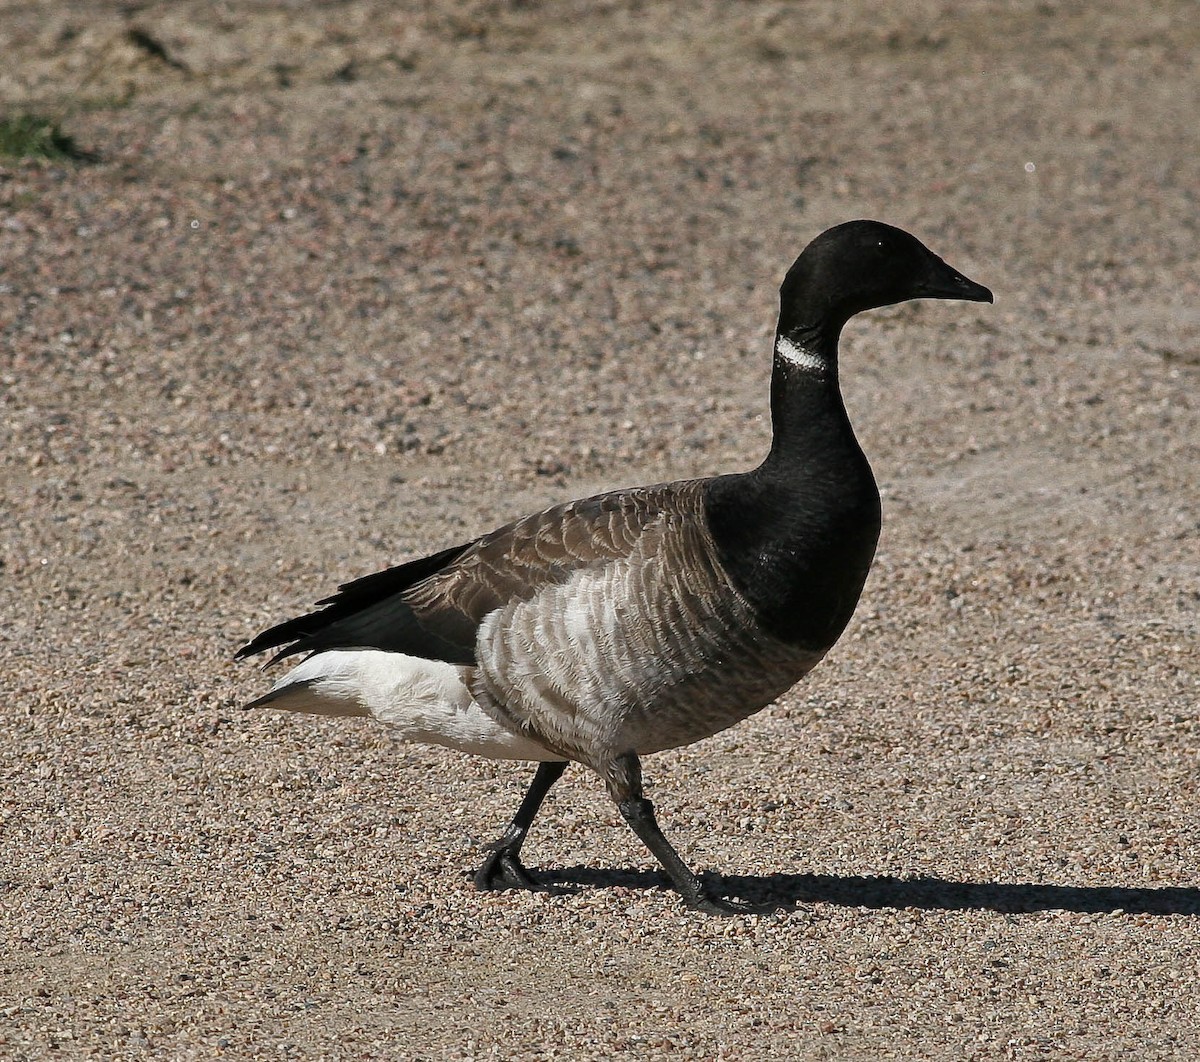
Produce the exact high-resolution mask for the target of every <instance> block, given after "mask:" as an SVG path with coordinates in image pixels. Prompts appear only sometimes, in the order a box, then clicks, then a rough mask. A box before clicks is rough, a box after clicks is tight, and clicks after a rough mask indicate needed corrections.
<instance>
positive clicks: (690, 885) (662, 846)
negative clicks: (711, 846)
mask: <svg viewBox="0 0 1200 1062" xmlns="http://www.w3.org/2000/svg"><path fill="white" fill-rule="evenodd" d="M608 789H609V793H610V794H611V796H612V798H613V800H614V801H616V804H617V807H618V809H620V812H621V817H622V818H623V819H624V820H625V821H626V822H627V823H629V826H630V828H631V829H632V830H633V832H634V833H636V834H637V835H638V836H639V837H640V838H641V839H642V841H643V843H644V844H645V845H646V847H647V848H649V849H650V851H651V852H652V853H653V854H654V858H655V859H657V860H658V861H659V862H660V863H661V864H662V867H663V870H665V871H666V872H667V876H668V877H669V878H670V879H671V884H672V885H674V886H675V890H676V892H678V893H679V895H680V896H682V897H683V901H684V903H686V904H687V905H688V906H689V907H691V908H694V909H695V910H697V911H706V912H708V913H709V914H745V913H748V912H751V911H753V910H754V909H753V908H751V907H749V906H745V905H741V904H737V903H734V902H732V901H730V900H723V899H721V898H720V897H717V896H713V895H712V894H711V893H710V892H709V891H708V890H707V889H705V887H704V885H703V884H701V882H700V879H699V878H698V877H696V875H695V874H693V873H692V871H691V870H690V869H689V868H688V865H687V864H686V863H685V862H684V861H683V860H682V859H681V858H680V856H679V853H678V852H676V851H675V849H674V848H673V847H672V846H671V842H670V841H668V840H667V839H666V837H664V836H663V832H662V830H661V829H659V826H658V821H657V820H656V819H655V817H654V805H653V804H651V803H650V801H649V800H647V799H646V798H645V797H644V796H643V795H642V765H641V762H640V761H639V760H638V758H637V756H636V755H635V754H634V753H632V752H629V753H626V754H625V755H624V756H621V757H619V758H618V759H617V761H616V764H615V770H614V771H613V772H612V775H611V776H610V780H609V783H608Z"/></svg>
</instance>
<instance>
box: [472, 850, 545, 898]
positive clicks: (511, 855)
mask: <svg viewBox="0 0 1200 1062" xmlns="http://www.w3.org/2000/svg"><path fill="white" fill-rule="evenodd" d="M475 888H477V889H479V890H480V891H481V892H500V891H502V890H504V889H524V890H526V891H527V892H552V891H553V890H552V889H551V888H550V887H549V886H548V885H543V884H542V883H541V882H540V881H538V880H537V878H535V877H534V876H533V875H532V874H530V873H529V871H528V870H526V869H525V865H524V864H523V863H522V862H521V857H520V856H518V855H517V853H516V852H514V851H512V850H511V849H509V848H508V847H506V846H504V845H497V846H496V847H495V848H494V849H493V850H492V851H491V852H490V853H489V854H488V857H487V858H486V859H485V860H484V861H483V866H481V867H480V868H479V869H478V870H477V871H476V872H475Z"/></svg>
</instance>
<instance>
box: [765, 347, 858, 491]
mask: <svg viewBox="0 0 1200 1062" xmlns="http://www.w3.org/2000/svg"><path fill="white" fill-rule="evenodd" d="M838 331H840V329H839V330H838ZM781 341H782V342H783V343H784V344H787V345H788V346H789V347H790V350H791V351H794V352H796V355H798V358H797V357H789V356H787V355H785V354H783V353H781V352H780V344H781ZM837 347H838V332H837V331H834V332H828V331H825V332H822V331H817V330H814V329H800V328H794V329H792V330H790V331H784V330H783V329H780V331H779V332H778V333H777V334H776V337H775V360H774V364H773V367H772V371H771V450H770V452H769V453H768V454H767V457H766V459H765V460H764V461H763V464H762V468H763V470H764V471H775V470H782V469H784V468H786V467H787V466H794V465H795V464H796V463H797V462H807V461H810V460H812V459H813V457H815V456H816V454H817V453H820V452H823V451H825V450H826V449H827V448H828V446H829V444H830V443H831V442H834V441H840V440H843V439H844V438H845V437H846V433H848V432H850V422H849V420H848V419H847V416H846V407H845V405H844V404H843V403H842V394H841V390H840V388H839V387H838V363H837Z"/></svg>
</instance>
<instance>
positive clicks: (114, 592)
mask: <svg viewBox="0 0 1200 1062" xmlns="http://www.w3.org/2000/svg"><path fill="white" fill-rule="evenodd" d="M90 10H91V12H92V13H91V14H90V15H88V16H86V17H85V16H84V15H81V14H79V13H78V11H79V8H78V7H77V5H72V4H65V3H51V2H47V0H27V2H24V3H14V4H8V5H5V6H4V8H3V9H2V10H0V39H3V40H5V41H6V42H7V43H6V61H5V65H4V68H3V71H2V72H0V98H2V99H3V100H5V101H6V102H7V103H8V104H10V105H15V107H16V108H17V109H29V110H34V111H37V112H39V113H43V114H49V115H52V116H55V117H58V118H59V119H60V120H61V121H62V122H63V124H64V126H65V128H66V129H67V130H68V132H70V133H71V134H73V135H74V136H75V137H76V139H77V140H78V141H79V143H80V144H81V145H83V146H84V147H86V148H88V149H90V150H93V151H95V152H97V153H98V154H99V156H100V160H99V161H98V162H94V163H91V164H80V165H62V164H45V163H36V162H8V163H6V164H4V168H3V169H0V203H2V218H0V325H2V327H3V330H4V344H3V348H2V350H0V415H2V417H0V492H2V497H3V505H2V507H0V564H2V565H3V567H2V569H0V616H2V617H3V626H2V628H0V690H2V692H3V697H2V698H0V713H2V719H3V727H4V741H3V742H2V743H0V779H2V782H0V845H2V862H0V941H2V945H0V1018H2V1019H3V1020H0V1056H2V1057H4V1058H12V1059H31V1058H42V1057H47V1056H53V1057H61V1058H74V1057H79V1058H83V1057H93V1058H103V1059H110V1058H165V1059H176V1058H179V1059H182V1058H193V1057H195V1058H210V1057H213V1056H215V1055H222V1056H223V1057H231V1058H247V1057H264V1058H281V1057H283V1058H286V1057H313V1058H317V1057H321V1058H355V1059H364V1058H403V1059H442V1058H503V1059H547V1058H571V1059H584V1058H597V1059H599V1058H605V1059H621V1058H628V1059H639V1060H641V1059H655V1058H672V1059H674V1058H694V1059H714V1058H717V1059H767V1058H779V1059H798V1058H804V1059H807V1058H813V1059H817V1058H829V1059H860V1058H861V1059H882V1058H944V1059H997V1058H1013V1059H1028V1058H1042V1057H1048V1058H1055V1059H1070V1058H1079V1059H1083V1058H1086V1059H1098V1058H1114V1059H1116V1058H1130V1057H1140V1058H1184V1059H1189V1058H1196V1057H1198V1056H1200V983H1198V978H1200V889H1198V888H1197V887H1196V886H1197V874H1196V870H1195V866H1194V859H1193V856H1192V853H1193V850H1194V843H1195V839H1196V816H1195V808H1196V803H1197V796H1198V794H1197V778H1198V768H1200V763H1198V762H1197V761H1198V758H1200V724H1198V720H1197V714H1196V711H1195V708H1196V678H1197V672H1198V670H1200V669H1198V667H1197V652H1196V644H1197V613H1198V611H1200V593H1198V586H1200V578H1198V576H1200V560H1198V557H1200V550H1198V548H1197V539H1198V537H1200V533H1198V526H1200V525H1198V522H1197V521H1198V515H1197V504H1196V503H1197V493H1196V484H1197V482H1198V481H1200V452H1198V449H1200V448H1198V440H1200V417H1198V415H1197V401H1196V395H1197V380H1198V378H1200V353H1198V351H1200V342H1198V341H1197V340H1198V334H1200V317H1198V316H1197V294H1198V291H1197V289H1198V286H1200V284H1198V279H1197V273H1196V272H1195V266H1196V257H1197V255H1196V249H1197V216H1198V215H1197V193H1198V190H1200V172H1198V171H1200V161H1198V160H1200V144H1198V143H1197V141H1198V139H1200V138H1198V135H1197V125H1196V114H1197V113H1200V98H1198V97H1200V79H1198V78H1197V71H1196V56H1197V54H1198V52H1200V31H1198V30H1197V23H1196V20H1195V18H1194V14H1195V10H1194V6H1193V5H1192V4H1191V3H1188V2H1186V0H1161V2H1158V3H1155V4H1139V5H1112V6H1108V5H1097V4H1089V3H1085V2H1075V0H1049V2H1044V0H1039V2H1036V3H1035V2H1032V0H1019V2H1017V3H1007V2H1006V3H1000V2H998V0H997V2H988V3H978V4H971V5H949V4H945V3H933V2H910V3H905V4H903V5H898V4H889V3H885V2H884V0H876V2H874V3H867V2H864V3H859V4H854V5H846V4H842V3H835V2H833V0H815V2H813V3H810V4H804V5H794V6H788V5H783V4H767V3H762V4H757V3H756V4H746V3H733V2H708V3H702V4H690V3H689V4H684V3H678V4H667V3H662V4H646V5H644V4H641V3H637V2H634V0H630V2H623V0H622V2H607V3H601V4H595V3H583V2H575V3H562V4H555V5H539V4H536V3H525V4H518V3H515V2H513V3H500V2H488V3H479V2H475V3H473V4H456V5H450V4H444V5H437V4H424V5H421V4H409V5H396V4H390V3H384V2H382V0H352V2H348V3H342V4H337V5H318V4H314V3H310V4H304V3H289V4H286V5H281V4H274V3H266V2H263V3H244V4H226V5H212V4H208V3H206V2H200V0H177V2H173V3H165V2H150V3H144V4H137V5H128V4H123V3H113V2H108V3H98V4H94V5H90ZM11 109H12V108H11V107H10V110H11ZM859 216H873V217H878V218H880V219H883V220H887V221H890V222H893V223H895V224H899V225H901V226H904V227H906V228H909V229H910V230H912V231H914V232H915V233H917V234H918V235H919V236H921V237H922V238H923V239H924V240H925V241H926V242H927V243H929V244H930V245H931V246H932V247H933V248H934V249H935V250H936V251H938V252H939V253H941V254H943V255H944V256H945V257H947V258H948V259H949V260H950V261H951V262H952V264H954V265H955V266H957V267H958V268H960V269H962V270H963V271H965V272H966V273H967V274H968V275H970V276H972V277H975V278H976V279H978V280H980V281H981V282H983V283H986V284H988V285H989V286H991V287H992V288H993V289H994V290H995V291H996V293H997V302H996V305H995V306H994V307H990V306H975V305H960V304H946V303H938V304H909V305H907V306H905V307H903V308H899V309H895V310H891V311H881V312H877V313H874V314H871V315H867V316H866V317H863V318H859V319H857V320H856V321H855V323H854V324H853V325H852V326H851V327H850V329H849V330H848V331H847V334H846V337H845V341H844V344H843V376H844V387H845V390H846V395H847V402H848V404H849V406H850V409H851V414H852V416H853V418H854V420H855V423H856V425H857V428H858V432H859V436H860V439H861V441H862V443H863V446H864V448H865V450H866V451H867V453H868V454H869V455H870V456H871V458H872V462H873V464H874V466H875V469H876V473H877V475H878V478H879V480H880V484H881V486H882V488H883V490H884V495H885V497H884V534H883V541H882V543H881V548H880V554H879V557H878V560H877V563H876V567H875V570H874V572H873V574H872V576H871V579H870V581H869V582H868V585H867V590H866V593H865V595H864V598H863V602H862V604H861V606H860V609H859V613H858V616H857V617H856V620H855V621H854V623H853V624H852V626H851V628H850V630H849V632H848V633H847V635H846V637H845V638H844V640H843V642H842V643H841V644H840V645H839V646H838V647H837V648H836V649H835V650H834V652H833V653H832V654H831V656H830V658H829V659H828V660H827V661H826V663H824V664H823V665H822V666H821V667H820V668H819V669H818V670H817V671H816V672H815V673H814V674H813V675H812V676H811V677H810V678H809V680H808V681H806V682H805V683H804V684H803V685H801V686H800V687H798V688H797V689H795V690H793V691H792V692H791V693H790V694H788V695H787V696H785V697H784V698H783V699H782V700H781V701H780V702H779V703H778V704H777V705H775V706H772V707H771V708H770V709H768V710H767V711H765V712H763V713H761V714H760V715H758V716H756V717H754V718H753V719H751V720H750V721H748V722H746V723H744V724H743V725H741V726H740V727H737V728H735V729H734V730H731V731H728V732H726V733H725V734H722V735H719V736H718V737H716V738H713V739H711V740H709V741H707V742H704V743H702V744H700V745H697V746H693V747H691V748H688V749H685V750H682V751H679V752H674V753H667V754H663V755H660V756H656V757H653V758H652V759H650V760H649V761H648V762H647V765H646V767H647V776H648V782H649V785H650V790H651V795H652V796H653V797H654V799H655V801H656V803H657V804H658V805H659V808H660V813H661V817H662V821H663V823H664V826H665V828H666V830H667V832H668V834H669V835H670V836H671V837H672V838H673V839H674V840H675V841H676V842H677V843H678V845H679V846H680V848H681V851H682V852H683V854H684V855H685V857H686V858H687V859H688V860H689V861H690V862H691V863H692V865H694V866H696V867H698V868H701V869H704V870H705V871H706V872H708V873H713V874H724V875H727V877H726V878H725V882H726V884H727V886H728V887H729V889H730V891H731V892H733V893H735V894H737V895H741V896H744V897H747V898H751V899H755V898H757V899H772V900H775V901H777V902H778V903H779V904H780V905H781V910H780V913H779V914H778V915H777V916H773V917H765V916H764V917H738V918H733V919H717V918H711V917H705V916H701V915H696V914H692V913H690V912H688V911H686V910H684V909H683V908H682V907H681V905H680V904H679V903H678V902H677V900H676V898H675V896H674V895H673V894H672V893H670V892H668V891H666V890H665V889H664V888H663V887H662V879H661V878H660V877H659V876H658V875H657V874H656V873H655V872H654V868H653V865H652V864H651V862H650V857H649V855H648V853H646V852H645V851H644V849H643V848H642V847H641V845H640V844H639V843H638V842H637V841H636V839H635V838H633V836H632V835H631V834H630V833H629V831H628V830H627V829H626V828H625V827H624V826H623V825H621V824H620V823H619V821H618V816H617V815H616V813H615V811H614V809H613V808H612V807H611V806H610V804H609V803H608V801H607V798H606V797H605V795H604V793H603V790H602V787H601V786H600V785H599V784H598V782H597V781H596V780H595V779H592V778H590V777H587V776H586V775H585V774H584V772H583V771H581V770H578V769H577V770H574V771H571V772H569V773H568V775H567V777H566V779H565V780H564V782H563V784H562V785H561V786H560V787H559V788H557V789H556V790H555V792H554V793H553V795H552V796H551V799H550V801H549V802H548V805H547V807H546V809H545V810H544V812H543V814H542V816H541V817H540V818H539V820H538V823H537V825H536V826H535V828H534V832H533V835H532V837H531V839H530V844H529V847H528V848H527V852H528V858H529V862H530V864H531V865H533V866H538V867H540V868H541V869H542V872H543V873H544V874H545V875H546V876H547V877H548V878H549V879H550V880H552V881H555V882H557V883H559V884H561V885H563V886H564V887H565V888H566V889H567V890H569V891H568V892H567V894H565V895H559V896H553V897H547V896H540V895H539V896H528V895H518V894H490V895H481V894H478V893H476V892H475V891H474V890H473V888H472V886H471V884H470V881H469V871H470V870H471V869H472V868H473V867H474V866H475V865H476V863H477V862H478V860H479V859H480V851H479V849H480V846H481V845H482V844H483V843H485V842H486V841H488V840H490V839H491V837H492V836H493V835H494V834H495V833H496V832H497V831H498V830H499V828H500V827H501V825H502V824H503V823H504V822H505V821H506V820H507V818H508V816H509V815H510V814H511V812H512V810H513V809H514V808H515V805H516V802H517V800H518V799H519V795H520V793H521V791H522V789H523V787H524V785H525V783H526V781H527V778H528V776H529V773H530V768H528V767H526V766H525V765H519V764H493V763H489V762H483V761H476V760H471V759H466V758H461V757H457V756H455V755H453V754H451V753H443V752H441V751H438V750H427V749H422V748H417V747H411V746H404V745H400V744H398V743H396V742H395V741H393V740H392V739H390V738H389V736H388V734H387V733H386V731H384V730H382V729H380V728H377V727H373V726H370V725H367V724H363V723H360V722H357V721H354V722H346V721H342V722H339V721H333V720H321V719H310V718H295V717H282V716H278V715H271V714H250V713H245V712H242V711H241V710H240V705H241V704H242V703H244V702H245V701H246V700H248V699H249V698H250V697H252V696H255V695H257V694H258V693H261V692H262V691H263V690H264V689H265V687H266V685H267V679H266V678H265V677H263V676H261V675H259V674H258V673H257V672H256V671H255V670H254V669H253V668H252V667H249V666H246V665H234V664H233V663H231V661H230V656H231V654H232V652H233V650H234V649H235V648H236V647H237V646H238V645H239V644H240V643H241V642H242V641H244V640H245V639H246V638H247V637H248V636H250V635H252V634H254V633H255V632H257V631H258V630H259V629H261V628H262V627H263V626H264V625H266V624H268V623H270V622H273V621H275V620H278V619H281V618H284V617H286V616H288V615H291V614H294V613H295V612H297V610H299V609H302V608H304V607H305V606H306V605H308V604H309V603H310V602H311V601H313V600H314V599H316V598H318V597H320V596H323V595H324V594H325V593H327V592H328V591H329V590H330V589H331V588H332V586H333V585H334V584H336V583H337V582H339V581H343V580H345V579H348V578H351V577H353V576H356V575H359V574H363V573H365V572H368V571H371V570H374V569H376V568H377V567H380V566H382V565H384V564H386V563H393V562H396V561H399V560H401V559H404V558H406V557H409V556H412V555H414V554H415V553H418V552H423V551H428V550H432V549H434V548H437V547H440V546H443V545H446V544H449V543H452V542H455V541H459V540H461V539H462V538H463V537H464V536H465V535H468V534H474V533H477V532H480V531H483V530H487V529H489V528H491V527H492V526H494V525H495V524H496V523H498V522H500V521H502V520H504V519H507V518H509V517H511V516H514V515H517V514H519V513H521V512H523V511H525V510H527V509H530V508H532V507H535V506H540V505H543V504H546V503H549V502H552V501H555V500H562V499H566V498H569V497H574V496H579V495H581V494H585V493H588V492H592V491H595V490H598V489H602V488H605V487H610V486H619V485H627V484H632V483H638V482H648V481H654V480H659V479H665V478H674V477H681V476H688V475H693V474H697V473H709V472H716V471H724V470H733V469H738V468H745V467H748V466H749V465H750V464H752V463H754V462H756V461H757V460H758V458H759V456H760V455H761V454H762V453H763V451H764V447H765V445H766V441H767V438H768V429H769V425H768V423H767V419H766V386H767V378H768V373H769V360H770V359H769V344H770V335H771V329H772V327H773V324H774V309H775V290H776V286H777V284H778V282H779V280H780V278H781V276H782V273H783V270H784V269H785V268H786V267H787V265H788V264H790V262H791V260H792V258H793V256H794V255H795V254H796V253H797V252H798V251H799V249H800V248H801V247H802V246H803V244H804V243H805V242H807V240H808V239H810V238H811V237H812V236H813V235H815V234H816V233H817V232H818V231H820V230H821V229H822V228H824V227H825V226H827V225H829V224H832V223H835V222H837V221H841V220H845V219H847V218H851V217H859Z"/></svg>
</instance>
